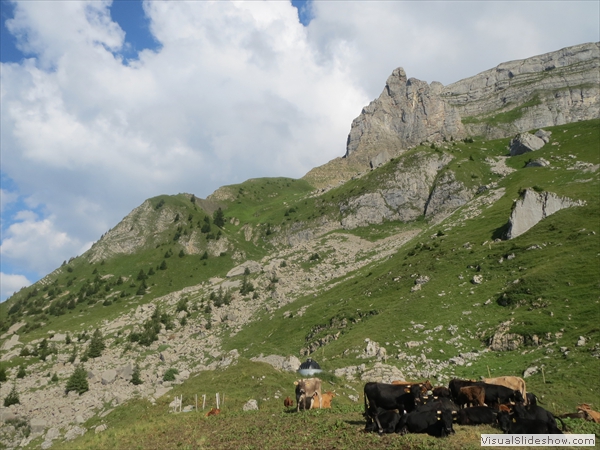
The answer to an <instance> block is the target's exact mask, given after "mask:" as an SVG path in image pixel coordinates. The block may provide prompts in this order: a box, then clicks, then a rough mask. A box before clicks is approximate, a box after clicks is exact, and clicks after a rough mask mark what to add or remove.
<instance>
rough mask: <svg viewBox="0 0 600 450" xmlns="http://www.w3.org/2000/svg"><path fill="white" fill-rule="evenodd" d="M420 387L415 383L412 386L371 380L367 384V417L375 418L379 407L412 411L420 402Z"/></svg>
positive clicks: (365, 391) (365, 393) (365, 390)
mask: <svg viewBox="0 0 600 450" xmlns="http://www.w3.org/2000/svg"><path fill="white" fill-rule="evenodd" d="M420 392H421V390H420V388H419V386H418V385H413V386H411V387H410V388H407V387H405V386H398V385H393V384H385V383H374V382H369V383H367V384H365V388H364V395H365V417H367V418H368V417H372V418H375V417H376V416H377V414H378V408H381V409H384V410H388V411H389V410H394V409H397V410H398V411H400V412H401V413H403V412H404V411H406V412H411V411H413V410H414V409H415V407H416V404H417V402H420V397H419V396H420Z"/></svg>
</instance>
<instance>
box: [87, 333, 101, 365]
mask: <svg viewBox="0 0 600 450" xmlns="http://www.w3.org/2000/svg"><path fill="white" fill-rule="evenodd" d="M105 348H106V345H105V344H104V336H102V332H101V331H100V330H99V329H98V328H96V331H94V334H93V335H92V340H91V341H90V346H89V347H88V350H87V353H86V354H87V356H88V358H98V357H99V356H100V355H102V351H103V350H104V349H105Z"/></svg>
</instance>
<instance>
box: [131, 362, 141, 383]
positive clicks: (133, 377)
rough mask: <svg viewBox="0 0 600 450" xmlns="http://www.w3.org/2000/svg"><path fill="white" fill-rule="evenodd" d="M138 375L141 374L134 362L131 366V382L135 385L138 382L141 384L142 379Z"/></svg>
mask: <svg viewBox="0 0 600 450" xmlns="http://www.w3.org/2000/svg"><path fill="white" fill-rule="evenodd" d="M140 375H141V372H140V366H138V365H137V364H136V365H135V366H134V368H133V373H132V374H131V384H134V385H136V386H139V385H140V384H142V383H143V381H142V379H141V377H140Z"/></svg>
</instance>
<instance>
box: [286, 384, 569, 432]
mask: <svg viewBox="0 0 600 450" xmlns="http://www.w3.org/2000/svg"><path fill="white" fill-rule="evenodd" d="M294 384H295V386H296V410H297V411H300V410H301V409H303V410H307V409H314V408H330V407H331V399H332V398H333V397H334V396H335V394H334V393H333V392H326V393H321V380H320V379H319V378H308V379H302V380H299V381H296V382H295V383H294ZM364 403H365V412H364V417H365V419H366V426H365V431H367V432H374V431H377V432H378V433H379V434H383V433H399V434H406V433H427V434H429V435H432V436H437V437H444V436H448V435H450V434H453V433H454V429H453V424H455V423H456V424H459V425H480V424H490V425H494V426H497V427H499V428H500V429H501V430H502V431H503V432H504V433H509V434H562V431H561V430H560V429H559V428H558V426H557V424H556V418H555V417H554V415H553V414H552V413H550V412H549V411H547V410H545V409H544V408H542V407H541V406H539V405H538V404H537V397H536V396H535V395H534V394H531V393H528V392H526V390H525V381H523V379H522V378H519V377H512V376H509V377H498V378H484V379H483V381H475V380H460V379H453V380H451V381H450V383H449V384H448V387H445V386H438V387H434V386H432V385H431V383H430V382H429V380H427V381H422V382H405V381H393V382H392V384H386V383H374V382H369V383H367V384H366V385H365V388H364ZM284 404H285V406H286V407H289V406H292V405H293V401H292V400H291V399H290V398H289V397H288V398H286V400H285V402H284ZM558 420H560V422H561V424H562V430H565V425H564V423H563V422H562V420H561V419H560V418H558Z"/></svg>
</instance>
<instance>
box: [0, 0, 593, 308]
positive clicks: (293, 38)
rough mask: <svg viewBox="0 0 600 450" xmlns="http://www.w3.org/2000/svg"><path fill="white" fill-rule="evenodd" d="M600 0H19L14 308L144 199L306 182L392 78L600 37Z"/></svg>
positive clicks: (12, 15)
mask: <svg viewBox="0 0 600 450" xmlns="http://www.w3.org/2000/svg"><path fill="white" fill-rule="evenodd" d="M599 5H600V3H599V2H597V1H595V0H594V1H583V2H577V1H568V2H562V1H552V2H550V1H542V0H538V1H532V2H526V1H502V2H495V1H464V2H452V1H439V2H428V1H419V2H416V1H407V2H403V1H343V0H339V1H333V0H332V1H317V0H310V1H295V0H294V1H292V2H289V1H287V0H281V1H252V2H250V1H247V2H230V1H218V2H210V1H189V2H187V1H146V2H142V1H137V0H135V1H133V0H132V1H126V0H116V1H112V2H111V1H106V0H94V1H88V2H85V1H77V0H72V1H52V0H45V1H24V0H23V1H7V0H1V1H0V6H1V21H2V28H1V36H0V41H1V49H0V50H1V53H0V62H1V67H0V88H1V98H0V113H1V114H0V120H1V122H0V163H1V164H0V165H1V168H0V182H1V192H0V194H1V195H0V200H1V201H0V208H1V209H0V212H1V242H0V266H1V267H0V269H1V270H0V271H1V274H0V288H1V293H0V301H3V300H5V299H6V298H7V297H8V296H10V295H11V294H12V293H13V292H15V291H18V290H19V289H20V288H21V287H24V286H27V285H29V284H31V283H33V282H35V281H37V280H39V279H40V278H42V277H44V276H45V275H47V274H48V273H50V272H51V271H53V270H54V269H56V268H57V267H59V266H60V265H61V264H62V262H63V261H65V260H68V259H70V258H71V257H75V256H78V255H81V254H82V253H83V252H85V251H86V250H87V249H88V248H89V247H90V246H91V244H92V243H93V242H94V241H96V240H98V239H99V238H100V236H101V235H102V234H104V233H105V232H106V231H108V230H109V229H110V228H112V227H114V226H115V225H116V224H117V223H118V222H119V221H120V220H121V219H122V218H123V217H125V216H126V215H127V214H128V213H129V212H130V211H131V210H132V209H133V208H135V207H137V206H138V205H140V204H141V203H142V202H143V201H144V200H146V199H148V198H151V197H154V196H156V195H161V194H177V193H180V192H188V193H192V194H194V195H196V196H197V197H201V198H205V197H206V196H208V195H209V194H210V193H212V192H213V191H215V190H216V189H217V188H219V187H220V186H224V185H228V184H235V183H240V182H243V181H245V180H247V179H249V178H257V177H275V176H286V177H293V178H300V177H302V176H303V175H305V174H306V173H307V172H308V171H309V170H310V169H311V168H313V167H316V166H320V165H322V164H325V163H326V162H328V161H330V160H331V159H334V158H336V157H340V156H343V155H344V153H345V144H346V139H347V136H348V133H349V131H350V125H351V123H352V120H353V119H354V118H355V117H357V116H358V115H359V114H360V112H361V110H362V108H363V107H364V106H366V105H367V104H368V103H369V102H370V101H371V100H373V99H375V98H376V97H378V96H379V94H380V93H381V91H382V90H383V88H384V86H385V81H386V79H387V77H388V76H389V75H390V74H391V72H392V71H393V70H394V69H395V68H396V67H403V68H404V69H405V71H406V73H407V75H408V76H409V77H415V78H418V79H421V80H424V81H427V82H432V81H439V82H441V83H443V84H445V85H447V84H450V83H453V82H455V81H458V80H461V79H463V78H467V77H469V76H473V75H475V74H477V73H479V72H482V71H484V70H487V69H491V68H493V67H495V66H497V65H498V64H500V63H502V62H505V61H511V60H517V59H523V58H527V57H530V56H534V55H538V54H542V53H546V52H550V51H554V50H558V49H561V48H564V47H567V46H570V45H576V44H581V43H585V42H597V41H599V40H600V31H599V26H600V25H599V16H600V11H599Z"/></svg>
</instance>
